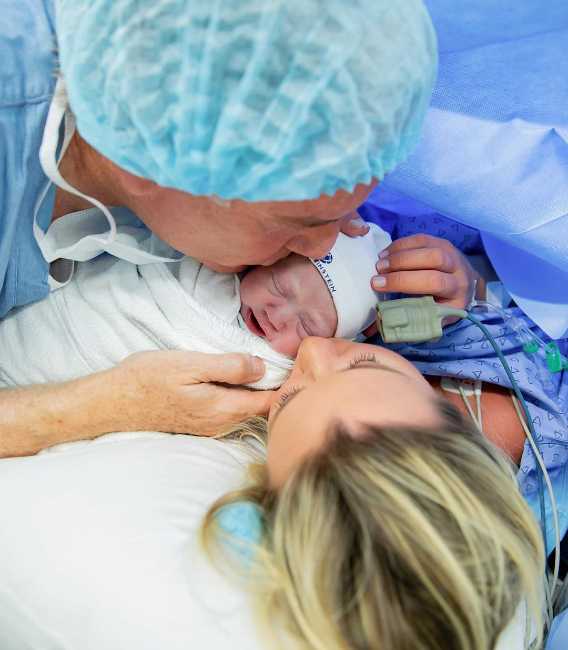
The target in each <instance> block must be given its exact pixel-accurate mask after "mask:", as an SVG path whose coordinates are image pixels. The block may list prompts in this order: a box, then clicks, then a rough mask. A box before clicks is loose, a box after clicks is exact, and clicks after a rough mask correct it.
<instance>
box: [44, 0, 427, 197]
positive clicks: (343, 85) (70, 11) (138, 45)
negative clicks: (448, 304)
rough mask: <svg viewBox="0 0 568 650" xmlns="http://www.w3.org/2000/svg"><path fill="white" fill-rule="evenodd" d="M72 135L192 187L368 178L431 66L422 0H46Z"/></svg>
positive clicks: (302, 185)
mask: <svg viewBox="0 0 568 650" xmlns="http://www.w3.org/2000/svg"><path fill="white" fill-rule="evenodd" d="M56 9H57V11H56V17H57V35H58V39H59V50H60V58H61V67H62V70H63V74H64V77H65V79H66V82H67V86H68V92H69V97H70V104H71V108H72V109H73V111H74V112H75V114H76V117H77V124H78V129H79V131H80V133H81V135H82V136H83V137H84V138H85V139H86V140H87V141H88V142H89V143H90V144H91V145H92V146H93V147H95V149H98V150H99V151H100V152H101V153H103V154H104V155H105V156H107V157H108V158H110V159H111V160H113V161H114V162H115V163H116V164H117V165H119V166H120V167H123V168H124V169H127V170H129V171H131V172H132V173H134V174H137V175H138V176H142V177H145V178H149V179H152V180H153V181H155V182H156V183H158V184H160V185H163V186H166V187H174V188H177V189H179V190H184V191H187V192H191V193H192V194H196V195H217V196H220V197H223V198H226V199H232V198H240V199H245V200H250V201H261V200H268V201H275V200H287V199H288V200H303V199H313V198H316V197H319V196H320V195H322V194H330V195H332V194H334V193H335V192H336V191H337V190H339V189H344V190H348V191H350V190H351V189H352V188H353V187H354V186H355V185H356V184H358V183H368V182H369V181H370V180H371V178H373V177H376V178H382V177H383V176H384V175H385V174H386V173H387V172H389V171H390V170H392V169H393V168H394V167H395V166H396V165H397V164H398V163H399V162H400V161H401V160H403V159H404V158H406V156H407V155H408V153H409V152H410V150H411V149H412V148H413V147H414V145H415V144H416V143H417V141H418V138H419V134H420V130H421V126H422V121H423V117H424V115H425V112H426V109H427V106H428V104H429V101H430V96H431V90H432V87H433V84H434V77H435V74H436V67H437V51H436V49H437V48H436V40H435V35H434V31H433V29H432V25H431V22H430V18H429V16H428V13H427V12H426V10H425V8H424V5H423V3H422V0H405V2H392V0H350V1H349V2H345V0H327V1H326V2H321V1H320V0H239V2H234V1H231V0H210V1H208V2H196V1H195V0H162V1H161V2H156V1H155V0H121V1H120V2H117V1H116V0H57V1H56Z"/></svg>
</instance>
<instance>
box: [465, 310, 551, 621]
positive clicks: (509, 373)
mask: <svg viewBox="0 0 568 650" xmlns="http://www.w3.org/2000/svg"><path fill="white" fill-rule="evenodd" d="M456 311H460V310H456ZM462 313H464V312H462ZM465 314H466V316H465V317H466V318H467V319H468V320H469V321H471V322H472V323H473V324H474V325H476V326H477V327H478V328H479V329H480V330H481V331H482V332H483V334H484V335H485V336H486V338H487V340H488V342H489V344H490V345H491V347H492V348H493V351H494V352H495V354H496V355H497V357H498V358H499V361H500V362H501V365H502V366H503V369H504V370H505V372H506V374H507V377H508V378H509V381H510V383H511V388H512V390H513V392H514V394H515V396H516V398H517V400H518V406H519V408H520V409H522V413H523V415H524V420H525V424H526V426H527V429H526V430H525V434H527V433H528V434H530V435H527V439H528V441H529V444H530V446H531V449H532V451H533V454H534V455H535V458H536V460H537V463H538V465H539V468H540V470H541V471H540V472H539V474H538V476H539V478H540V484H542V481H543V480H544V481H545V482H546V485H547V488H548V491H549V495H550V497H551V505H552V508H553V510H554V512H553V521H554V532H555V546H554V570H553V579H552V587H551V589H550V592H549V593H547V596H548V607H549V612H548V613H549V617H550V620H552V602H553V600H554V596H555V591H556V584H557V581H558V573H559V566H560V527H559V523H558V512H557V507H556V499H555V498H554V491H553V488H552V483H551V481H550V476H549V475H548V471H547V469H546V466H545V463H544V460H543V458H542V455H541V454H540V451H539V449H538V446H537V444H536V442H535V437H536V436H535V432H534V428H533V426H532V421H531V419H530V412H529V408H528V406H527V403H526V401H525V398H524V397H523V394H522V393H521V390H520V388H519V386H518V384H517V382H516V380H515V378H514V376H513V372H512V370H511V367H510V366H509V363H508V362H507V360H506V359H505V355H504V354H503V353H502V352H501V350H500V349H499V346H498V345H497V342H496V341H495V339H494V338H493V336H492V335H491V333H490V332H489V330H488V329H487V327H485V325H484V324H483V323H482V322H481V321H479V320H478V319H477V318H475V316H473V315H472V314H471V313H469V312H465ZM523 428H524V427H523ZM539 496H540V507H541V518H542V534H543V538H544V546H545V549H546V548H548V542H547V533H546V509H545V505H544V489H543V488H542V489H541V486H540V485H539ZM547 591H548V590H547Z"/></svg>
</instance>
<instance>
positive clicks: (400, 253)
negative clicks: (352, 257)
mask: <svg viewBox="0 0 568 650" xmlns="http://www.w3.org/2000/svg"><path fill="white" fill-rule="evenodd" d="M376 266H377V272H378V273H379V275H378V276H374V277H373V278H372V281H371V284H372V287H373V289H375V291H377V292H379V293H406V294H411V295H429V296H434V299H435V300H436V302H438V303H441V304H444V305H446V306H448V307H455V308H457V309H464V308H465V307H467V305H469V303H470V302H471V300H472V299H473V298H474V297H475V296H474V293H475V287H476V282H477V280H478V279H479V275H478V274H477V273H476V271H474V269H473V268H472V267H471V265H470V263H469V262H468V261H467V259H466V257H465V256H464V255H463V254H462V253H461V252H460V251H459V250H458V249H457V248H456V247H455V246H454V245H453V244H451V243H450V242H449V241H446V240H445V239H440V238H439V237H432V236H430V235H412V236H411V237H403V238H402V239H398V240H397V241H395V242H393V243H392V244H391V245H390V246H389V247H388V248H386V249H385V250H384V251H383V252H382V253H381V254H380V255H379V261H378V262H377V265H376Z"/></svg>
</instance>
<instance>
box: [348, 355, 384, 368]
mask: <svg viewBox="0 0 568 650" xmlns="http://www.w3.org/2000/svg"><path fill="white" fill-rule="evenodd" d="M376 362H377V357H376V355H374V354H373V353H372V352H362V353H361V354H358V355H357V356H356V357H354V358H353V359H352V360H351V363H350V364H349V367H350V368H355V367H357V366H358V365H360V364H362V363H376Z"/></svg>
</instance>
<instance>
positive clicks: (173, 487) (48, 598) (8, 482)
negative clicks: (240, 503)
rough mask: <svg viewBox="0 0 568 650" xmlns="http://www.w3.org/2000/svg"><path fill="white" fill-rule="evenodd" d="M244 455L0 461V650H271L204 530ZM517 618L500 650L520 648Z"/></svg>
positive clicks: (201, 452)
mask: <svg viewBox="0 0 568 650" xmlns="http://www.w3.org/2000/svg"><path fill="white" fill-rule="evenodd" d="M250 458H251V456H250V450H249V449H247V447H246V446H245V445H244V444H237V443H228V442H219V441H216V440H211V439H208V438H193V437H189V436H171V435H168V434H160V433H136V434H111V435H108V436H103V437H101V438H98V439H97V440H95V441H93V442H81V443H72V444H68V445H60V446H59V447H55V448H52V449H50V450H48V451H47V452H45V453H43V454H39V455H38V456H34V457H30V458H14V459H7V460H1V461H0V576H1V579H0V648H1V649H2V650H162V649H164V650H202V649H203V650H205V649H206V650H226V649H227V647H233V648H237V649H238V650H260V649H261V647H263V644H262V643H261V642H260V640H259V637H258V636H257V629H256V624H255V622H254V620H253V617H252V614H251V608H250V606H249V604H248V600H247V596H246V594H245V593H242V592H240V591H239V589H238V588H237V586H236V584H235V583H234V582H232V581H231V580H230V579H227V578H225V577H224V576H223V575H221V574H220V573H219V572H218V571H216V570H215V568H214V567H213V566H212V565H211V564H210V563H209V561H208V560H207V559H206V557H205V556H204V554H203V552H202V550H201V548H200V547H199V544H198V539H197V533H198V530H199V527H200V524H201V521H202V518H203V516H204V514H205V512H206V511H207V509H208V507H209V505H210V504H211V503H212V502H213V501H214V499H216V498H217V497H218V496H220V495H222V494H224V493H225V492H227V491H229V490H231V489H235V488H237V487H239V486H240V484H241V481H242V479H243V475H244V470H245V468H246V466H247V464H248V462H249V460H250ZM521 613H522V614H524V612H521V611H519V612H518V613H517V620H516V622H515V624H514V625H512V626H510V628H509V629H508V630H507V631H506V633H505V634H504V635H503V638H502V639H501V642H500V644H499V650H516V649H518V650H521V649H522V648H523V647H524V646H523V642H522V640H523V637H524V629H525V620H526V619H525V617H524V615H522V616H519V615H520V614H521Z"/></svg>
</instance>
